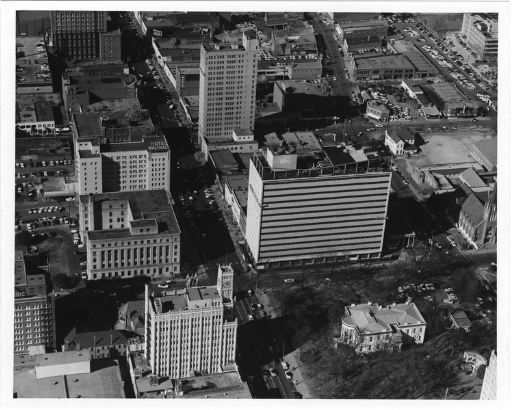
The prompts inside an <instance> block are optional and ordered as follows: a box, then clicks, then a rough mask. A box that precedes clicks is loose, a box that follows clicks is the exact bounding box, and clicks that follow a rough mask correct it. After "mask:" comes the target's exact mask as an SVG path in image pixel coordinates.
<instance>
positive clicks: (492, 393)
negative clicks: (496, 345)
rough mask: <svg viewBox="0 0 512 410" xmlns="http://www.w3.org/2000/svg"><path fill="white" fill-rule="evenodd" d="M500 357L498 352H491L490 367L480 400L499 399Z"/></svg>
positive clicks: (487, 369) (486, 373)
mask: <svg viewBox="0 0 512 410" xmlns="http://www.w3.org/2000/svg"><path fill="white" fill-rule="evenodd" d="M497 383H498V355H497V354H496V350H493V351H492V352H491V357H490V359H489V366H487V367H486V369H485V376H484V381H483V383H482V390H481V391H480V400H496V399H497V398H498V384H497Z"/></svg>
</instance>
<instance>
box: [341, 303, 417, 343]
mask: <svg viewBox="0 0 512 410" xmlns="http://www.w3.org/2000/svg"><path fill="white" fill-rule="evenodd" d="M426 327H427V323H426V321H425V319H424V318H423V316H422V315H421V313H420V311H419V310H418V308H417V307H416V305H415V304H414V303H402V304H396V303H393V304H392V305H390V306H380V305H379V304H377V303H373V304H372V303H371V302H368V303H367V304H360V305H355V304H353V305H351V306H346V307H345V315H344V316H343V318H342V319H341V335H340V337H339V338H335V343H343V344H350V345H352V346H354V347H355V349H356V352H358V353H369V352H375V351H377V350H384V349H391V350H393V351H400V350H401V348H402V345H403V344H404V343H410V344H423V341H424V339H425V329H426Z"/></svg>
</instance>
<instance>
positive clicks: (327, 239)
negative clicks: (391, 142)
mask: <svg viewBox="0 0 512 410" xmlns="http://www.w3.org/2000/svg"><path fill="white" fill-rule="evenodd" d="M293 136H296V138H292V137H293ZM283 139H284V141H282V142H281V144H280V145H279V146H274V147H268V148H267V149H266V152H258V153H255V155H254V156H253V158H252V159H251V163H250V171H249V191H248V202H247V227H246V239H247V243H248V245H249V249H250V252H251V253H252V257H253V258H254V260H255V262H256V263H257V266H258V268H260V269H262V268H267V267H269V266H294V265H302V264H317V263H326V262H334V261H341V260H347V259H352V260H355V259H373V258H379V257H380V256H381V252H382V246H383V241H384V228H385V225H386V214H387V207H388V200H389V192H390V183H391V173H390V172H381V171H379V169H380V166H381V163H382V161H383V157H387V156H389V151H388V150H387V148H385V147H383V146H381V145H379V147H377V146H375V147H374V148H371V147H361V149H356V148H354V147H353V146H348V145H347V146H346V145H344V144H340V145H339V146H338V147H331V148H327V147H326V148H322V146H321V145H320V144H319V142H318V141H317V140H316V138H315V137H314V136H313V135H312V134H307V133H304V134H302V135H301V134H299V133H296V134H291V133H289V134H285V135H283ZM294 139H295V140H294Z"/></svg>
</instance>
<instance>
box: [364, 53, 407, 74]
mask: <svg viewBox="0 0 512 410" xmlns="http://www.w3.org/2000/svg"><path fill="white" fill-rule="evenodd" d="M354 62H355V64H356V68H357V69H359V70H365V69H366V70H372V69H373V70H376V69H381V68H384V69H386V68H387V69H403V70H410V69H414V66H413V65H412V64H411V62H410V61H409V60H407V58H405V56H403V55H401V54H389V55H382V56H376V55H373V56H370V57H364V56H362V57H358V56H355V57H354Z"/></svg>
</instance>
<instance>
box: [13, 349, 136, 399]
mask: <svg viewBox="0 0 512 410" xmlns="http://www.w3.org/2000/svg"><path fill="white" fill-rule="evenodd" d="M34 357H35V370H34V369H23V370H19V371H16V372H14V385H13V391H14V397H15V398H32V399H34V398H37V399H46V398H48V399H60V398H66V399H67V398H73V399H75V398H85V399H93V398H101V399H111V398H119V399H121V398H126V396H125V393H124V392H125V390H124V388H123V387H124V386H123V385H124V382H123V379H122V377H121V371H120V369H119V365H118V363H117V362H116V361H103V362H102V363H101V365H100V366H96V365H95V363H94V362H93V363H91V355H90V354H89V351H88V350H86V349H82V350H71V351H66V352H56V353H45V354H38V355H35V356H34Z"/></svg>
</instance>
